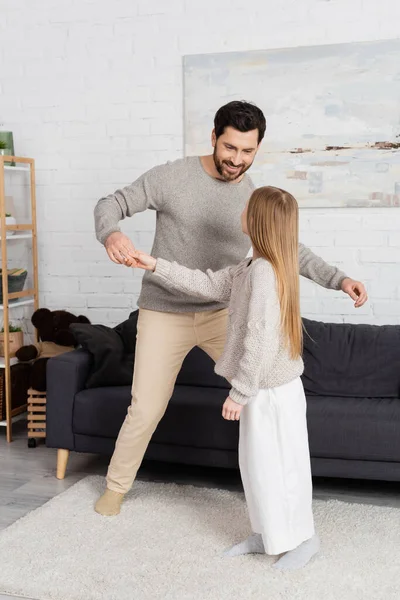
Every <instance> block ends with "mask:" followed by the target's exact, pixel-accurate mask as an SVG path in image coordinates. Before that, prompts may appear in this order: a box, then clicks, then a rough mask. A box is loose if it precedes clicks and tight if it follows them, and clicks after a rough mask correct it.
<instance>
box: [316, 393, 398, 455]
mask: <svg viewBox="0 0 400 600" xmlns="http://www.w3.org/2000/svg"><path fill="white" fill-rule="evenodd" d="M307 422H308V437H309V443H310V453H311V456H312V457H319V458H336V459H344V460H365V461H378V462H379V461H385V462H386V461H388V462H390V461H395V462H399V461H400V435H399V431H400V402H399V401H398V400H397V399H396V398H340V397H337V396H335V397H332V396H323V397H320V396H308V397H307Z"/></svg>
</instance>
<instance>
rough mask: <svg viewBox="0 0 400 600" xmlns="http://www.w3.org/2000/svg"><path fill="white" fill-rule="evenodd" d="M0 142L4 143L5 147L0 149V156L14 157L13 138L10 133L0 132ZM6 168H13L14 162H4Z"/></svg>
mask: <svg viewBox="0 0 400 600" xmlns="http://www.w3.org/2000/svg"><path fill="white" fill-rule="evenodd" d="M0 142H4V143H5V145H6V147H5V148H1V149H0V154H1V155H2V156H15V154H14V138H13V134H12V131H0ZM5 164H6V165H8V166H11V167H15V162H6V163H5Z"/></svg>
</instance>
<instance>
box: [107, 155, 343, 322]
mask: <svg viewBox="0 0 400 600" xmlns="http://www.w3.org/2000/svg"><path fill="white" fill-rule="evenodd" d="M253 189H254V185H253V183H252V181H251V179H250V177H249V176H248V175H247V174H246V175H245V176H244V177H243V179H242V180H241V181H240V182H239V183H235V182H232V183H227V182H225V181H221V180H219V179H215V178H214V177H211V176H210V175H208V174H207V173H206V172H205V171H204V169H203V166H202V163H201V160H200V158H199V157H198V156H192V157H188V158H184V159H179V160H176V161H175V162H172V163H166V164H164V165H160V166H157V167H154V168H153V169H151V170H150V171H148V172H147V173H145V174H144V175H142V176H141V177H139V179H137V180H136V181H135V182H134V183H132V184H131V185H129V186H128V187H126V188H124V189H122V190H117V191H116V192H115V194H111V195H110V196H107V197H105V198H102V199H101V200H99V202H98V203H97V205H96V208H95V227H96V236H97V239H98V240H99V241H100V242H101V243H102V244H104V243H105V241H106V239H107V237H108V236H109V235H110V234H111V233H113V232H114V231H120V229H119V227H118V223H119V221H121V220H122V219H125V217H132V216H133V215H134V214H136V213H139V212H143V211H144V210H146V209H148V208H149V209H151V210H155V211H157V221H156V233H155V238H154V245H153V249H152V251H151V253H152V255H153V256H154V257H156V258H158V257H161V258H164V259H166V260H168V261H171V262H174V261H175V262H177V263H179V264H181V265H184V266H186V267H188V268H190V269H200V270H201V271H205V270H207V269H211V270H212V271H218V270H220V269H223V268H224V267H227V266H230V265H236V264H238V263H239V262H240V261H241V260H243V259H244V258H245V257H246V256H247V254H248V251H249V249H250V241H249V238H248V237H247V236H246V235H244V234H243V233H242V231H241V224H240V215H241V213H242V211H243V209H244V207H245V204H246V202H247V200H248V199H249V197H250V195H251V193H252V191H253ZM299 259H300V274H301V275H303V276H304V277H307V278H308V279H312V280H313V281H315V282H316V283H318V284H319V285H322V286H323V287H326V288H331V289H335V290H337V289H340V286H341V282H342V281H343V279H344V278H345V277H346V275H345V274H344V273H342V272H341V271H339V270H338V269H337V268H335V267H332V266H330V265H328V264H326V263H325V262H324V261H323V260H322V259H321V258H319V257H318V256H316V255H315V254H313V252H311V250H309V249H308V248H306V247H305V246H303V245H302V244H300V247H299ZM138 305H139V307H140V308H146V309H149V310H157V311H164V312H199V311H204V310H215V309H219V308H225V307H226V306H227V303H226V302H217V301H210V300H204V299H197V298H193V297H191V296H190V295H189V294H183V293H181V292H179V293H177V292H176V291H173V290H171V289H170V288H169V287H168V286H167V285H166V283H165V282H163V281H162V280H161V279H160V278H156V277H151V276H150V274H149V273H146V274H145V275H144V277H143V285H142V291H141V294H140V297H139V300H138Z"/></svg>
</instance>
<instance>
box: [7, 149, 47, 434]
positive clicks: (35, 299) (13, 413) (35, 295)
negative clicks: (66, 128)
mask: <svg viewBox="0 0 400 600" xmlns="http://www.w3.org/2000/svg"><path fill="white" fill-rule="evenodd" d="M6 162H13V163H15V164H16V166H15V167H11V166H7V165H6V164H5V163H6ZM5 171H26V172H27V173H29V179H30V202H31V215H32V222H31V223H24V224H20V225H6V206H5V203H6V199H5ZM10 231H14V232H15V233H14V234H12V235H10V233H9V232H10ZM28 238H32V262H33V287H32V288H30V289H27V290H23V291H22V292H15V293H13V294H9V293H8V278H7V256H8V254H7V245H8V242H9V241H11V240H12V241H14V240H18V239H28ZM0 245H1V262H2V265H1V266H2V284H3V304H1V305H0V311H3V317H4V319H3V322H4V355H5V356H4V357H1V358H0V369H5V405H6V419H5V421H0V426H4V427H6V429H7V442H11V441H12V424H13V422H15V421H16V420H19V419H21V418H22V416H23V414H22V413H24V412H26V410H27V405H26V404H25V405H24V406H19V407H18V408H16V409H14V410H12V408H11V366H12V365H13V364H15V363H16V362H18V361H16V359H15V358H11V357H10V350H9V330H8V326H9V321H10V319H9V316H10V312H11V311H12V310H13V309H15V308H18V307H20V306H25V305H29V304H32V305H33V307H34V310H37V309H38V308H39V286H38V260H37V229H36V184H35V161H34V159H33V158H23V157H19V156H0ZM10 300H17V302H12V303H11V304H10Z"/></svg>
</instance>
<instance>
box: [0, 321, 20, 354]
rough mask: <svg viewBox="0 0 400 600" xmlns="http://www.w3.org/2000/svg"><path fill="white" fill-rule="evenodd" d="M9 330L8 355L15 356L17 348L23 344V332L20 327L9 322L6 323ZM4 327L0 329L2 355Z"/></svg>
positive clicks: (2, 350)
mask: <svg viewBox="0 0 400 600" xmlns="http://www.w3.org/2000/svg"><path fill="white" fill-rule="evenodd" d="M8 331H9V338H8V339H9V349H10V357H13V356H15V353H16V352H17V350H19V349H20V348H21V346H23V345H24V334H23V331H22V329H21V327H15V326H14V325H12V324H11V323H9V325H8ZM4 354H5V353H4V327H2V329H1V333H0V356H4Z"/></svg>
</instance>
